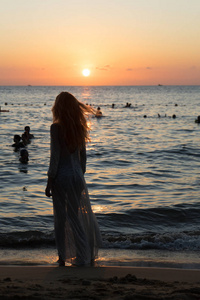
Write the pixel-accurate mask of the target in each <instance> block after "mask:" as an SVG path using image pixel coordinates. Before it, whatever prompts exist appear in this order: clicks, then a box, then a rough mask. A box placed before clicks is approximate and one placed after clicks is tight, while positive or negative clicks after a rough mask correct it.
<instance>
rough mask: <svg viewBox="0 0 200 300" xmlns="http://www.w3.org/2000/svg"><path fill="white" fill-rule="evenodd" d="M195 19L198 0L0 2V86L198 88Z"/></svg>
mask: <svg viewBox="0 0 200 300" xmlns="http://www.w3.org/2000/svg"><path fill="white" fill-rule="evenodd" d="M199 13H200V1H199V0H191V1H187V0H177V1H175V2H174V1H173V0H167V1H165V0H162V1H158V0H151V1H146V0H141V1H123V0H115V1H114V0H111V1H109V2H107V1H106V0H102V1H95V2H94V1H92V0H86V1H79V2H77V1H71V2H66V1H63V0H58V1H50V2H49V5H46V1H31V2H30V1H25V0H20V5H19V2H18V1H15V0H10V1H4V0H3V2H2V4H1V11H0V20H1V26H0V34H1V55H0V85H27V84H31V85H157V84H158V83H160V84H164V85H184V84H189V85H196V84H200V39H198V36H200V18H199ZM8 16H9V18H8ZM10 20H12V22H11V21H10ZM85 66H87V69H88V70H90V71H91V73H90V76H89V74H88V75H85V74H83V73H82V70H84V69H86V68H85ZM85 77H87V80H86V78H85Z"/></svg>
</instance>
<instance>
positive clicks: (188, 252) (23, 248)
mask: <svg viewBox="0 0 200 300" xmlns="http://www.w3.org/2000/svg"><path fill="white" fill-rule="evenodd" d="M61 91H69V92H70V93H72V94H73V95H75V96H76V97H77V99H78V100H80V101H83V102H84V103H88V104H91V105H92V106H93V107H94V108H95V109H96V108H97V107H98V106H100V107H101V111H102V113H103V117H102V118H95V117H91V118H90V120H89V123H90V126H91V132H90V137H91V142H90V143H89V144H88V145H87V172H86V174H85V179H86V182H87V185H88V189H89V194H90V200H91V204H92V208H93V211H94V212H95V214H96V217H97V220H98V223H99V226H100V231H101V233H102V240H103V244H102V248H101V249H100V250H99V258H98V260H97V265H98V266H103V265H115V266H116V265H117V266H141V267H170V268H186V269H200V257H199V252H200V191H199V190H200V171H199V170H200V143H199V136H200V124H198V123H195V119H196V118H197V116H198V115H200V86H84V87H83V86H1V87H0V106H1V109H2V110H9V112H1V113H0V122H1V135H0V145H1V148H0V149H1V150H0V151H1V152H0V153H1V155H0V180H1V185H0V265H55V264H56V260H57V252H56V247H55V242H54V228H53V226H54V224H53V209H52V199H51V198H47V197H46V196H45V194H44V190H45V186H46V180H47V170H48V164H49V156H50V134H49V128H50V125H51V123H52V113H51V107H52V105H53V102H54V100H55V97H56V96H57V94H59V93H60V92H61ZM127 102H128V103H131V106H130V107H125V105H126V103H127ZM112 104H115V105H114V108H112ZM173 115H175V116H176V118H173V117H172V116H173ZM26 125H28V126H30V128H31V133H32V134H33V135H34V136H35V138H34V139H33V140H32V142H31V144H29V145H28V146H27V150H28V152H29V162H28V164H27V165H25V164H22V163H20V161H19V153H18V152H15V151H13V147H12V144H13V136H14V134H19V135H21V134H22V133H23V131H24V127H25V126H26Z"/></svg>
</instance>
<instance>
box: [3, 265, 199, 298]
mask: <svg viewBox="0 0 200 300" xmlns="http://www.w3.org/2000/svg"><path fill="white" fill-rule="evenodd" d="M0 299H1V300H4V299H23V300H25V299H27V300H28V299H50V300H51V299H54V300H55V299H97V300H98V299H99V300H100V299H124V300H131V299H134V300H137V299H138V300H139V299H140V300H141V299H150V300H151V299H152V300H153V299H162V300H163V299H166V300H169V299H171V300H172V299H173V300H185V299H186V300H187V299H191V300H193V299H198V300H199V299H200V270H182V269H164V268H163V269H162V268H134V267H131V268H126V267H53V266H52V267H46V266H44V267H43V266H42V267H41V266H1V267H0Z"/></svg>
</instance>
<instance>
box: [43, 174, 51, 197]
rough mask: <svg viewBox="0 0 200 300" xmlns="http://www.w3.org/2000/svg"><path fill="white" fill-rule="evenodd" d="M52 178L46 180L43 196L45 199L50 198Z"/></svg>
mask: <svg viewBox="0 0 200 300" xmlns="http://www.w3.org/2000/svg"><path fill="white" fill-rule="evenodd" d="M51 191H52V178H50V177H48V180H47V186H46V189H45V195H46V196H47V197H51V196H52V193H51Z"/></svg>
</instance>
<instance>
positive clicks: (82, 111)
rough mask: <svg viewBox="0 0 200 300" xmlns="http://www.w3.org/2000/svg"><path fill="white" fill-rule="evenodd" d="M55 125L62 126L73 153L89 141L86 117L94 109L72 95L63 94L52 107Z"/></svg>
mask: <svg viewBox="0 0 200 300" xmlns="http://www.w3.org/2000/svg"><path fill="white" fill-rule="evenodd" d="M52 113H53V123H58V124H59V125H60V126H61V130H62V133H63V135H64V139H65V141H66V143H67V145H68V147H69V150H70V151H71V152H72V151H74V150H75V149H76V148H77V147H78V148H80V149H81V148H82V146H83V145H84V144H85V142H87V141H88V140H89V132H88V131H89V127H88V124H87V120H86V116H87V115H88V114H89V113H94V111H93V109H92V108H91V107H90V106H88V105H85V104H83V103H81V102H79V101H78V100H77V99H76V98H75V97H74V96H73V95H72V94H70V93H68V92H61V93H60V94H59V95H58V96H57V97H56V100H55V102H54V105H53V107H52Z"/></svg>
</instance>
